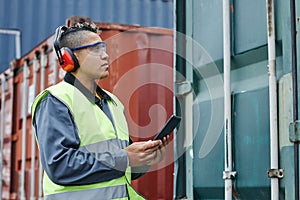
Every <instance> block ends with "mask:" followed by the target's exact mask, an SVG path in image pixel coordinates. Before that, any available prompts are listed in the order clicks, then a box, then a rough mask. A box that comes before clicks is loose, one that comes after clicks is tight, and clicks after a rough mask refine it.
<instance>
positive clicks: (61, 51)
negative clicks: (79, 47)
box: [53, 26, 79, 72]
mask: <svg viewBox="0 0 300 200" xmlns="http://www.w3.org/2000/svg"><path fill="white" fill-rule="evenodd" d="M67 29H68V28H67V27H66V26H59V27H58V28H57V29H56V31H55V38H54V44H53V46H54V49H55V52H56V55H57V59H58V63H59V65H60V66H61V68H62V69H63V70H65V71H66V72H75V71H76V70H77V69H78V68H79V62H78V60H77V58H76V56H75V55H74V53H73V52H72V50H71V49H70V48H68V47H62V48H60V45H59V41H60V38H61V35H62V33H64V32H65V31H67Z"/></svg>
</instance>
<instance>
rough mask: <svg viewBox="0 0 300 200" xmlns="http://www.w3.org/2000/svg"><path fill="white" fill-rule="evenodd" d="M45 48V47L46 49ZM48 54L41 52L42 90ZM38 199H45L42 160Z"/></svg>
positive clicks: (41, 88) (42, 88)
mask: <svg viewBox="0 0 300 200" xmlns="http://www.w3.org/2000/svg"><path fill="white" fill-rule="evenodd" d="M44 50H45V49H44ZM47 64H48V62H47V55H46V52H45V51H44V52H43V53H42V54H41V74H40V76H41V79H40V80H41V82H40V90H41V91H43V90H44V89H45V70H46V67H47ZM38 199H39V200H42V199H43V167H42V163H41V160H40V161H39V183H38Z"/></svg>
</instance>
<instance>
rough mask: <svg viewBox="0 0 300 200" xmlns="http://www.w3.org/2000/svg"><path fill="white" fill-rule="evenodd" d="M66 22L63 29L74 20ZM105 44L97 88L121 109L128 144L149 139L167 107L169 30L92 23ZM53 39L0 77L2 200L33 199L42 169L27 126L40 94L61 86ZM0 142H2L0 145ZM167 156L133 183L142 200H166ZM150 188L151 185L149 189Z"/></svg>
mask: <svg viewBox="0 0 300 200" xmlns="http://www.w3.org/2000/svg"><path fill="white" fill-rule="evenodd" d="M80 19H81V18H80V17H71V18H69V19H68V20H67V21H66V22H67V25H70V24H73V23H75V22H76V21H78V20H80ZM96 25H97V26H98V27H99V28H100V29H101V33H100V36H101V38H102V39H103V40H104V41H105V42H106V43H107V52H108V55H109V56H110V60H109V61H110V67H109V73H110V76H109V78H107V79H104V80H101V81H100V82H99V85H100V86H101V87H103V88H104V89H107V90H109V91H111V92H113V93H114V94H115V95H117V96H118V97H119V99H120V100H121V101H122V103H123V104H124V106H125V115H126V117H127V121H128V124H129V130H130V134H131V137H132V139H133V140H134V141H142V140H149V139H152V138H153V137H154V135H155V134H156V133H157V132H158V131H159V129H160V128H161V127H162V125H163V124H164V122H166V120H167V118H168V117H169V116H171V115H172V114H173V113H174V107H173V96H174V95H173V93H174V91H173V90H174V89H173V78H174V77H173V32H172V30H170V29H162V28H149V27H141V26H130V25H120V24H111V23H100V22H96ZM53 39H54V36H53V35H52V36H50V37H49V38H47V39H45V40H44V41H43V42H41V43H40V44H39V45H38V46H37V47H35V48H33V49H32V50H31V51H30V52H29V53H28V54H26V55H24V56H23V57H22V58H21V59H18V60H15V61H13V62H12V65H11V67H10V68H9V69H8V70H6V71H5V72H4V73H2V74H1V76H2V77H3V78H2V79H1V85H2V90H1V94H2V95H1V100H2V101H1V102H2V103H1V113H3V114H2V115H1V123H2V124H1V128H2V129H1V130H5V134H4V135H3V134H1V135H3V137H4V138H5V139H4V146H3V148H2V152H3V155H5V157H3V162H2V163H3V171H2V172H3V175H5V176H4V177H3V185H2V199H38V198H40V197H41V196H42V193H41V186H42V185H41V184H42V183H41V174H42V169H41V165H40V163H39V155H38V148H37V145H36V143H35V137H34V130H33V129H32V125H31V105H32V102H33V100H34V98H35V96H36V95H37V94H38V93H39V92H40V91H42V90H43V89H45V88H47V87H49V86H51V85H53V84H55V83H57V82H59V81H61V80H62V79H63V77H64V74H65V72H64V71H63V70H62V69H60V68H59V67H58V65H57V61H56V55H55V52H54V51H53V49H52V45H53ZM1 141H3V140H1ZM167 154H168V157H167V158H166V159H165V160H163V161H162V163H161V164H159V165H155V166H153V167H152V168H151V169H150V170H149V173H147V174H146V175H144V176H143V177H141V178H140V179H138V180H135V181H133V185H134V187H135V188H136V189H137V191H138V192H139V193H141V194H142V195H144V196H145V197H146V198H147V199H172V196H173V186H172V184H167V185H166V184H162V183H165V182H170V183H172V182H173V164H172V163H173V147H172V145H169V147H168V149H167ZM154 183H155V184H154Z"/></svg>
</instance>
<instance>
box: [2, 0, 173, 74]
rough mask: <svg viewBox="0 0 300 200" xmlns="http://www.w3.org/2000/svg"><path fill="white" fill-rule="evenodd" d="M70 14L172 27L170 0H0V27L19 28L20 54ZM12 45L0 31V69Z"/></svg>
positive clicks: (5, 64)
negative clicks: (20, 38) (20, 35)
mask: <svg viewBox="0 0 300 200" xmlns="http://www.w3.org/2000/svg"><path fill="white" fill-rule="evenodd" d="M72 15H75V16H87V17H90V18H91V19H92V20H93V21H97V22H109V23H116V24H139V25H142V26H152V27H164V28H172V26H173V0H110V1H107V0H76V1H75V0H51V1H48V0H27V1H22V0H0V28H14V29H20V30H21V31H22V55H24V54H26V53H27V52H28V51H30V50H31V49H32V48H33V47H35V46H36V45H37V44H39V43H40V42H41V41H43V40H44V39H45V38H46V37H48V36H49V35H51V34H52V33H53V30H55V28H56V27H57V26H58V25H61V24H64V23H65V20H66V19H67V18H68V17H70V16H72ZM14 45H15V44H14V37H12V36H3V35H1V34H0V46H1V47H2V48H1V49H0V55H1V57H0V72H2V71H4V70H5V69H7V68H8V66H9V62H10V61H11V60H12V59H13V58H15V53H14V52H15V51H14ZM3 47H4V48H3Z"/></svg>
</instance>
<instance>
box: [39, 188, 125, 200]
mask: <svg viewBox="0 0 300 200" xmlns="http://www.w3.org/2000/svg"><path fill="white" fill-rule="evenodd" d="M99 194H101V195H99ZM44 199H45V200H85V199H93V200H97V199H101V200H110V199H119V200H121V199H128V198H127V189H126V185H118V186H111V187H106V188H96V189H90V190H79V191H72V192H64V193H56V194H51V195H47V196H45V198H44Z"/></svg>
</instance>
